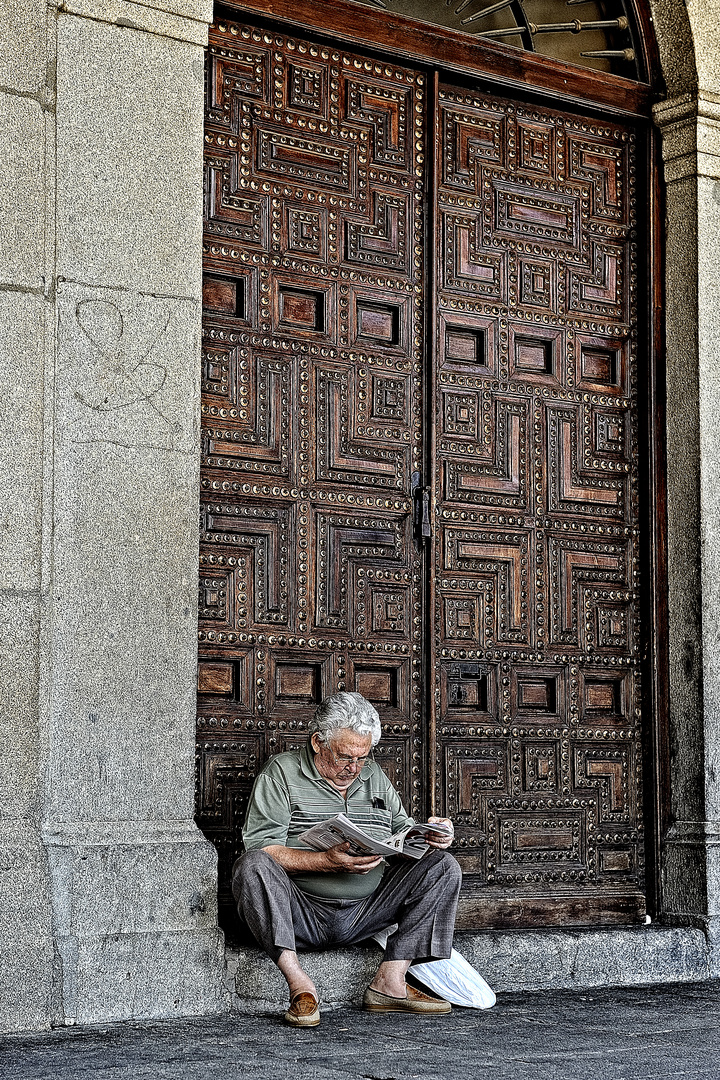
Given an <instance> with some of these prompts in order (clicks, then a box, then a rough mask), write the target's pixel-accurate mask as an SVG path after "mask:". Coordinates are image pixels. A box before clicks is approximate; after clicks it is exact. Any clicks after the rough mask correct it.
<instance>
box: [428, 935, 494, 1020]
mask: <svg viewBox="0 0 720 1080" xmlns="http://www.w3.org/2000/svg"><path fill="white" fill-rule="evenodd" d="M410 973H411V975H413V976H414V978H416V979H417V980H418V982H421V983H422V984H423V986H427V988H428V990H433V991H434V992H435V993H436V994H438V996H439V997H441V998H444V999H445V1001H450V1002H452V1004H453V1005H465V1006H466V1007H467V1008H470V1009H492V1007H493V1005H494V1004H495V994H494V992H493V991H492V990H491V989H490V987H489V986H488V984H487V983H486V982H485V980H484V979H483V977H482V975H479V974H478V972H477V971H476V970H475V968H474V967H472V966H471V965H470V964H468V962H467V960H466V959H465V957H464V956H461V955H460V953H459V952H458V951H457V949H453V951H452V952H451V953H450V956H449V957H448V959H447V960H430V961H429V963H427V964H413V965H412V967H411V968H410Z"/></svg>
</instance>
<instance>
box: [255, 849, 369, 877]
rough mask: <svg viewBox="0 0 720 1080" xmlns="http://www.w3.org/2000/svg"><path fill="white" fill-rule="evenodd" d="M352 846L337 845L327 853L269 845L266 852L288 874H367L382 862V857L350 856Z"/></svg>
mask: <svg viewBox="0 0 720 1080" xmlns="http://www.w3.org/2000/svg"><path fill="white" fill-rule="evenodd" d="M349 847H350V844H349V843H347V841H346V842H345V843H344V844H337V845H336V846H335V847H332V848H328V850H327V851H306V850H305V849H304V848H290V847H283V846H282V845H281V844H269V845H268V846H267V847H266V848H265V851H267V853H268V855H270V856H271V857H272V858H273V859H274V860H275V862H276V863H279V864H280V866H282V868H283V870H287V872H288V874H324V873H327V874H338V873H343V874H367V872H368V870H373V869H374V868H375V867H376V866H378V865H379V864H380V863H381V862H382V855H348V853H347V849H348V848H349Z"/></svg>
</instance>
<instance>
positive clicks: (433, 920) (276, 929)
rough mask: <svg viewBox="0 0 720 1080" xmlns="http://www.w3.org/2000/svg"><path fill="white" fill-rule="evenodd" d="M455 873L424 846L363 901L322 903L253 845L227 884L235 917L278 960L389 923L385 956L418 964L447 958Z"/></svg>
mask: <svg viewBox="0 0 720 1080" xmlns="http://www.w3.org/2000/svg"><path fill="white" fill-rule="evenodd" d="M461 878H462V874H461V871H460V867H459V866H458V864H457V862H456V860H455V859H454V858H453V857H452V855H450V854H448V852H447V851H439V850H437V849H436V848H430V849H429V850H428V851H427V853H426V854H425V855H424V856H423V858H422V859H419V860H417V861H416V860H412V861H410V860H400V859H398V860H396V861H394V863H393V864H391V865H390V866H389V868H388V869H387V870H386V871H385V874H384V875H383V879H382V881H381V882H380V884H379V885H378V887H377V888H376V889H375V891H374V892H373V893H371V894H370V896H366V897H365V898H364V899H362V900H321V899H318V898H317V897H314V896H308V894H307V893H303V892H301V891H300V889H298V887H297V886H296V885H295V883H294V882H293V880H292V878H291V877H290V876H289V875H288V874H287V872H286V871H285V870H283V868H282V866H280V865H279V863H276V862H275V860H274V859H273V858H272V856H271V855H268V853H267V852H266V851H264V850H263V849H257V850H254V851H247V852H246V853H245V854H244V855H242V856H241V857H240V858H239V859H238V860H237V861H236V863H235V866H234V867H233V883H232V888H233V896H234V897H235V900H236V901H237V905H238V912H239V914H240V917H241V919H243V921H244V922H245V923H246V925H247V927H248V929H249V930H250V931H251V933H252V935H253V937H254V938H255V940H256V941H257V942H258V944H259V945H261V946H262V948H263V949H264V950H265V952H266V953H267V954H268V955H269V956H270V957H271V958H272V959H273V960H274V961H276V962H277V960H278V957H279V956H280V953H281V952H283V951H284V950H285V949H290V950H291V951H292V952H295V951H297V949H323V948H325V947H326V946H327V945H352V944H353V943H355V942H358V941H363V940H364V939H365V938H368V937H371V936H372V935H373V934H375V933H377V931H378V930H384V929H385V928H386V927H388V926H390V925H391V924H392V923H397V924H398V926H397V930H395V931H394V933H392V934H391V935H390V937H389V939H388V943H387V946H386V948H385V959H386V960H418V961H419V960H439V959H441V958H442V957H447V956H449V955H450V953H451V951H452V941H453V930H454V927H455V909H456V908H457V901H458V894H459V892H460V881H461Z"/></svg>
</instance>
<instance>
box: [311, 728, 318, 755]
mask: <svg viewBox="0 0 720 1080" xmlns="http://www.w3.org/2000/svg"><path fill="white" fill-rule="evenodd" d="M316 739H317V742H316V741H315V740H316ZM319 742H320V736H319V735H318V733H317V731H313V733H312V735H311V736H310V745H311V746H312V748H313V750H314V751H315V753H316V754H317V753H318V751H319V750H320V747H319V745H318V743H319Z"/></svg>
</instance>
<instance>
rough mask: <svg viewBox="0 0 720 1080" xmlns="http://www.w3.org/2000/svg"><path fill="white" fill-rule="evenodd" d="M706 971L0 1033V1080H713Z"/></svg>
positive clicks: (714, 1053) (713, 1027) (719, 1050)
mask: <svg viewBox="0 0 720 1080" xmlns="http://www.w3.org/2000/svg"><path fill="white" fill-rule="evenodd" d="M719 1017H720V981H716V982H712V983H695V984H683V985H676V986H663V987H654V988H638V987H634V988H631V989H628V988H625V989H620V990H593V991H558V992H555V993H553V992H549V991H546V992H543V993H528V994H503V995H500V996H499V997H498V1003H497V1005H496V1007H495V1008H494V1009H493V1010H491V1011H490V1012H484V1013H481V1012H475V1011H473V1010H466V1009H454V1010H453V1013H452V1015H451V1016H449V1017H438V1018H433V1019H425V1020H420V1019H416V1018H414V1017H408V1016H403V1015H398V1014H394V1015H393V1014H389V1015H381V1016H378V1015H375V1014H366V1013H362V1012H360V1011H358V1010H357V1009H349V1008H342V1009H336V1010H327V1011H326V1012H325V1013H324V1016H323V1022H322V1024H321V1026H320V1027H319V1028H315V1029H312V1030H308V1031H297V1030H293V1029H289V1028H287V1027H286V1026H285V1025H283V1024H282V1022H281V1020H280V1017H279V1016H278V1015H277V1014H273V1015H266V1016H241V1015H237V1014H230V1015H225V1016H222V1017H212V1018H208V1017H203V1018H196V1019H190V1020H173V1021H163V1022H153V1023H140V1022H133V1023H127V1024H116V1025H110V1026H102V1027H92V1028H85V1029H80V1028H63V1029H59V1030H56V1031H52V1032H48V1033H45V1034H37V1035H24V1036H6V1037H4V1038H2V1039H0V1076H1V1077H2V1078H3V1080H90V1078H92V1080H241V1078H243V1080H244V1078H248V1080H253V1078H255V1077H258V1078H260V1077H262V1078H263V1080H264V1078H268V1080H273V1078H278V1080H286V1078H288V1080H415V1078H418V1080H419V1078H422V1080H476V1078H478V1077H484V1076H487V1077H492V1078H493V1080H496V1078H497V1080H521V1078H522V1080H535V1078H541V1080H654V1078H656V1077H657V1078H663V1080H668V1078H675V1077H678V1078H680V1077H682V1078H683V1080H718V1078H719V1077H720V1024H719V1023H718V1019H719Z"/></svg>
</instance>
